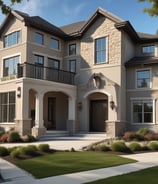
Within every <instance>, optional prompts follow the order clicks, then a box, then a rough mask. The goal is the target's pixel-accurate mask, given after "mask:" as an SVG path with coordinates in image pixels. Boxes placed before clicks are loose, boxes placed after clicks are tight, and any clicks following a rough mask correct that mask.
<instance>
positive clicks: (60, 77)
mask: <svg viewBox="0 0 158 184" xmlns="http://www.w3.org/2000/svg"><path fill="white" fill-rule="evenodd" d="M17 77H18V78H21V77H27V78H33V79H41V80H48V81H54V82H60V83H66V84H74V77H75V73H72V72H68V71H64V70H58V69H54V68H51V67H45V66H43V65H40V64H31V63H27V62H25V63H23V64H18V70H17Z"/></svg>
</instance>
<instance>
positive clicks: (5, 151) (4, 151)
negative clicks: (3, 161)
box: [0, 146, 9, 156]
mask: <svg viewBox="0 0 158 184" xmlns="http://www.w3.org/2000/svg"><path fill="white" fill-rule="evenodd" d="M7 155H9V152H8V149H7V148H5V147H3V146H0V156H7Z"/></svg>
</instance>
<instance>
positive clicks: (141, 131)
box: [137, 128, 150, 137]
mask: <svg viewBox="0 0 158 184" xmlns="http://www.w3.org/2000/svg"><path fill="white" fill-rule="evenodd" d="M149 133H150V131H149V129H148V128H140V129H139V130H138V131H137V134H138V135H141V136H142V137H144V136H145V135H147V134H149Z"/></svg>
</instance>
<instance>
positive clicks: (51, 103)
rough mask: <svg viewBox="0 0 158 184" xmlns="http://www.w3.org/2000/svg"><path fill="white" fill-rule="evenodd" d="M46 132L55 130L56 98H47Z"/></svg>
mask: <svg viewBox="0 0 158 184" xmlns="http://www.w3.org/2000/svg"><path fill="white" fill-rule="evenodd" d="M47 129H48V130H54V129H56V98H54V97H49V98H48V125H47Z"/></svg>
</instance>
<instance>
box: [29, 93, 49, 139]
mask: <svg viewBox="0 0 158 184" xmlns="http://www.w3.org/2000/svg"><path fill="white" fill-rule="evenodd" d="M35 106H36V107H35V126H34V127H33V128H32V134H33V135H34V136H35V137H40V136H41V135H43V134H44V133H45V131H46V129H45V127H44V121H43V94H42V93H37V94H36V105H35Z"/></svg>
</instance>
